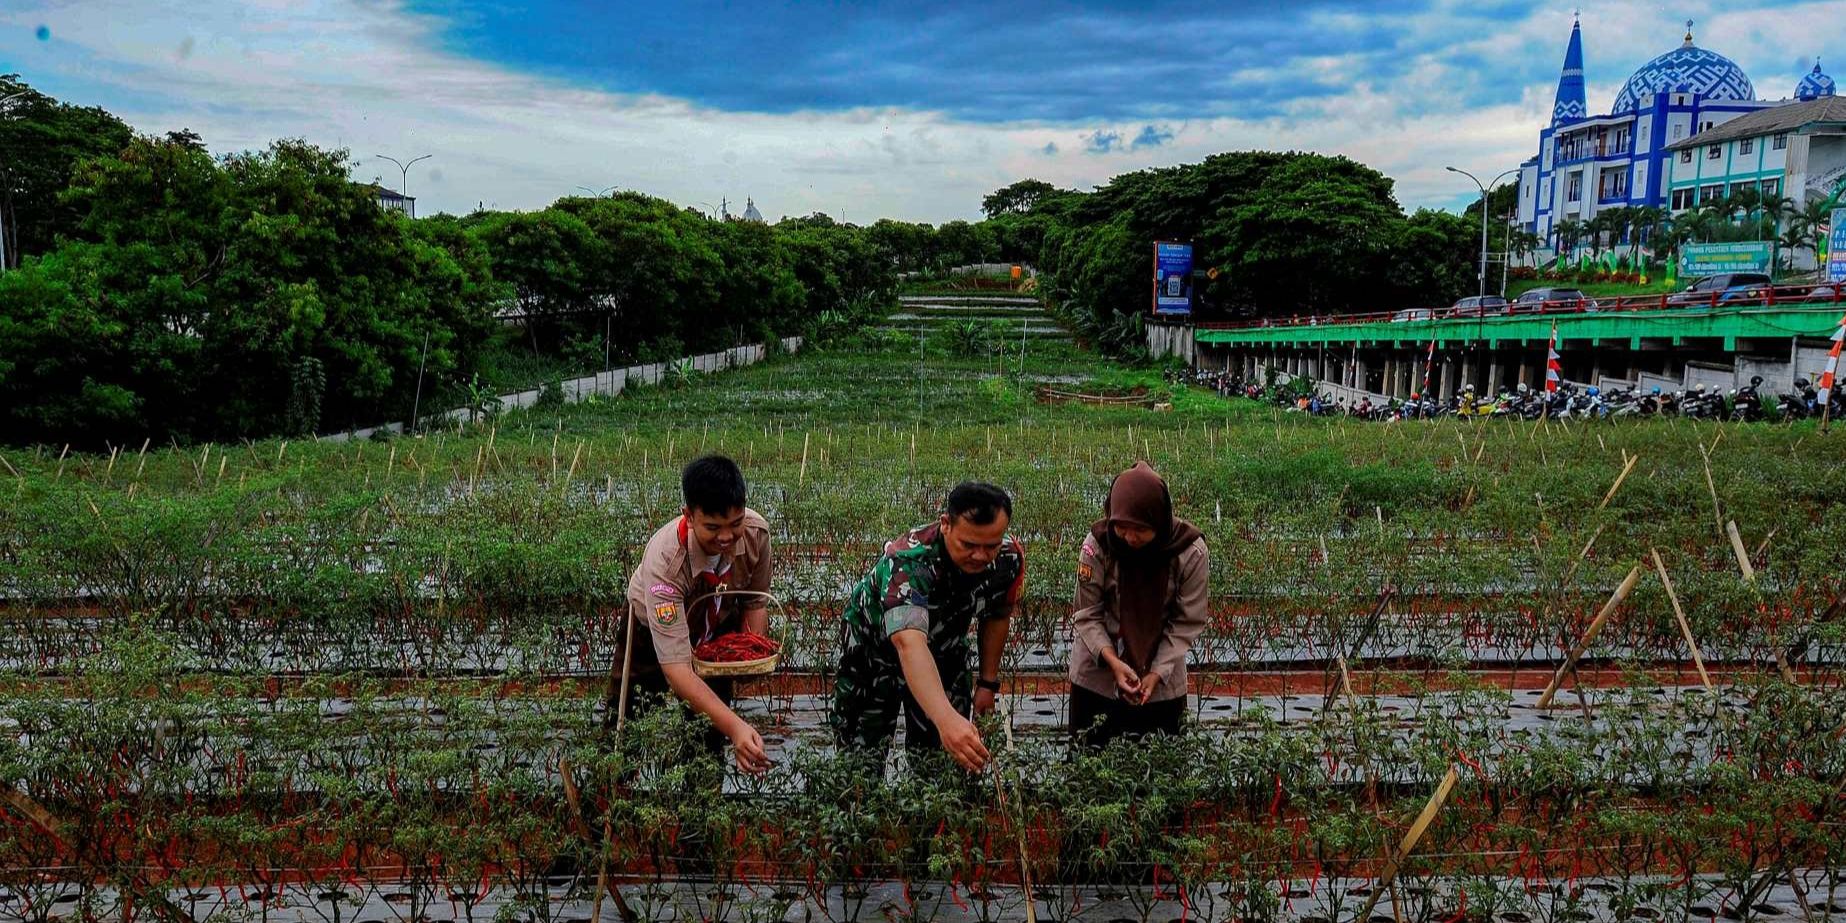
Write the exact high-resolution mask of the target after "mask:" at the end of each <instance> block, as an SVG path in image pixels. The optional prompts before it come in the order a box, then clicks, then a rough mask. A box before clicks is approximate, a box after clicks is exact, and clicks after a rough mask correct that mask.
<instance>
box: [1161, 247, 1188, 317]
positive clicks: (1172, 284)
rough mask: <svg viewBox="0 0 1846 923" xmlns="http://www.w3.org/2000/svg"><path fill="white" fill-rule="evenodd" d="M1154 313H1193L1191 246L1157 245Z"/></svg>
mask: <svg viewBox="0 0 1846 923" xmlns="http://www.w3.org/2000/svg"><path fill="white" fill-rule="evenodd" d="M1154 313H1155V314H1191V313H1192V245H1191V244H1180V243H1173V242H1171V241H1164V240H1163V241H1158V242H1156V243H1155V244H1154Z"/></svg>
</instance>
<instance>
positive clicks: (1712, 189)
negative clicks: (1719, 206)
mask: <svg viewBox="0 0 1846 923" xmlns="http://www.w3.org/2000/svg"><path fill="white" fill-rule="evenodd" d="M1722 198H1724V185H1723V184H1722V183H1714V184H1712V185H1710V186H1700V187H1699V201H1700V202H1716V201H1718V200H1719V199H1722Z"/></svg>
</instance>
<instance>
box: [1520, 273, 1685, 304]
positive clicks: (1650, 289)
mask: <svg viewBox="0 0 1846 923" xmlns="http://www.w3.org/2000/svg"><path fill="white" fill-rule="evenodd" d="M1685 287H1686V283H1685V282H1683V281H1677V282H1673V283H1669V282H1668V281H1667V280H1666V279H1665V278H1653V277H1649V279H1648V280H1647V284H1646V285H1640V284H1630V283H1625V282H1569V281H1560V282H1553V281H1550V280H1546V279H1518V280H1514V281H1511V282H1508V283H1507V284H1506V297H1507V299H1508V300H1512V299H1516V298H1518V297H1519V296H1520V295H1522V294H1525V293H1526V292H1529V291H1531V290H1532V289H1535V288H1574V289H1578V290H1580V291H1582V292H1583V294H1585V295H1588V296H1590V297H1592V298H1628V297H1638V296H1642V295H1664V294H1670V293H1672V292H1677V291H1682V290H1684V289H1685Z"/></svg>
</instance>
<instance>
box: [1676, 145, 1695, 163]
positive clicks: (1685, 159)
mask: <svg viewBox="0 0 1846 923" xmlns="http://www.w3.org/2000/svg"><path fill="white" fill-rule="evenodd" d="M1679 162H1680V163H1691V162H1692V149H1691V148H1687V149H1685V150H1683V151H1680V152H1679Z"/></svg>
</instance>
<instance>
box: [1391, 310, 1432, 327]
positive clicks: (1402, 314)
mask: <svg viewBox="0 0 1846 923" xmlns="http://www.w3.org/2000/svg"><path fill="white" fill-rule="evenodd" d="M1435 316H1436V312H1434V311H1431V310H1430V309H1428V308H1405V309H1404V310H1402V311H1399V312H1397V313H1396V314H1393V315H1391V323H1393V324H1397V323H1402V322H1404V321H1413V320H1432V319H1434V318H1435Z"/></svg>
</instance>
